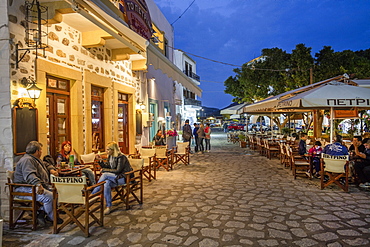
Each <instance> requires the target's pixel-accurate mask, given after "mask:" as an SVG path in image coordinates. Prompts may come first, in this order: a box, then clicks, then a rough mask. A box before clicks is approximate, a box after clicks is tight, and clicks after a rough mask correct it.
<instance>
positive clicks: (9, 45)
mask: <svg viewBox="0 0 370 247" xmlns="http://www.w3.org/2000/svg"><path fill="white" fill-rule="evenodd" d="M8 2H9V5H8ZM0 4H1V5H0V7H1V9H0V13H1V14H2V16H3V17H4V18H2V19H3V20H4V19H6V17H8V16H9V30H8V29H7V26H2V25H3V24H0V37H1V40H0V44H1V49H0V71H1V85H0V89H1V90H0V96H1V97H0V104H1V108H0V133H1V136H2V137H3V138H0V166H1V168H2V169H0V176H1V177H0V186H1V197H0V199H1V215H2V216H3V217H7V212H6V208H7V204H8V202H7V196H6V194H5V193H4V191H5V190H4V182H5V170H6V169H12V168H13V166H14V165H15V162H16V161H14V162H13V159H14V160H17V159H18V157H14V156H13V135H12V123H11V104H12V103H13V102H14V101H15V100H16V99H18V98H20V97H28V94H27V91H26V89H25V87H24V86H23V85H21V84H20V80H21V79H22V78H23V77H26V78H28V77H32V78H34V79H37V86H38V87H40V88H42V92H41V96H40V98H39V99H38V100H36V104H37V108H38V111H39V114H38V126H39V141H40V142H41V143H44V144H46V143H47V139H46V133H47V126H46V115H45V112H46V75H47V74H48V75H53V76H56V77H60V78H64V79H68V80H70V81H71V88H70V105H71V109H70V110H71V138H72V140H71V141H72V143H73V146H74V148H75V149H76V151H77V152H78V153H79V154H83V153H89V152H91V148H92V140H91V139H92V136H91V128H92V127H91V85H96V86H99V87H103V88H105V93H104V101H105V102H104V113H105V117H104V125H105V126H106V127H105V129H104V130H105V141H106V142H108V141H112V140H114V141H118V140H117V139H118V137H117V135H116V134H115V133H117V125H118V123H117V120H116V119H117V115H118V110H117V105H118V98H117V93H118V92H121V93H125V94H129V117H130V118H129V120H130V122H129V130H130V131H129V133H130V137H129V139H130V145H129V146H130V148H131V150H130V153H133V151H134V144H135V133H136V130H135V109H134V107H133V105H134V104H135V102H136V97H137V92H138V91H139V90H140V86H141V85H140V83H139V82H137V80H136V79H134V78H133V73H132V70H131V66H132V65H131V62H130V61H129V60H126V61H112V60H111V50H110V49H108V48H106V47H104V46H101V47H94V48H84V47H82V45H81V44H82V40H81V39H82V38H81V37H82V33H81V32H80V31H79V30H76V29H74V28H72V27H71V26H68V25H67V24H66V23H63V22H61V23H57V24H52V25H50V27H49V29H48V43H49V46H48V48H47V49H46V52H45V56H43V53H42V51H40V50H39V53H38V59H37V60H36V59H35V57H36V56H35V55H36V53H35V50H31V52H30V53H28V54H27V55H26V56H24V58H23V60H22V61H21V62H20V63H19V68H16V66H15V65H16V61H17V58H16V56H15V45H14V44H19V46H20V47H22V48H26V45H25V43H24V40H25V37H24V36H25V29H24V27H23V26H24V24H23V22H24V19H25V17H24V13H23V11H24V8H23V5H22V4H24V1H6V0H1V2H0ZM8 11H9V14H8V13H7V12H8ZM51 15H52V14H51V13H49V17H50V16H51ZM4 24H7V22H6V21H5V23H4ZM9 36H10V38H11V41H10V42H9V41H8V40H3V39H8V37H9ZM23 52H24V51H21V52H20V53H23ZM9 58H10V61H9Z"/></svg>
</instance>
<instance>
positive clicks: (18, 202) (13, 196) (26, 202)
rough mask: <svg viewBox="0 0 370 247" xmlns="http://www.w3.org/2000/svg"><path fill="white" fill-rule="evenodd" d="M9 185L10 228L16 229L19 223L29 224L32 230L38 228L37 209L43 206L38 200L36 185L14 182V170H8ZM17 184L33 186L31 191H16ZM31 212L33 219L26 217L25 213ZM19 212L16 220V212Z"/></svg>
mask: <svg viewBox="0 0 370 247" xmlns="http://www.w3.org/2000/svg"><path fill="white" fill-rule="evenodd" d="M6 175H7V179H8V182H7V183H6V185H7V186H8V187H9V228H10V229H14V228H15V226H16V225H18V224H29V225H31V226H32V230H33V231H35V230H36V228H37V210H38V209H39V207H40V206H41V203H40V202H37V201H36V186H35V185H31V184H16V183H14V182H13V181H14V171H6ZM17 186H23V187H30V188H32V191H31V193H26V192H15V188H16V187H17ZM20 196H21V197H25V196H26V197H27V198H29V199H20V198H18V197H20ZM26 212H27V213H30V214H29V216H31V217H32V219H31V220H27V219H25V218H24V216H25V213H26ZM15 213H18V215H17V216H16V217H15V220H14V214H15Z"/></svg>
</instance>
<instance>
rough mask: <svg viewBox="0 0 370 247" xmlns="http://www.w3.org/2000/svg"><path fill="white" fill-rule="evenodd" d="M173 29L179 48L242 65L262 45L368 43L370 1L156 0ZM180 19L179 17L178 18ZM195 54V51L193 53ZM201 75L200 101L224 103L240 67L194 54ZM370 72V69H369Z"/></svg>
mask: <svg viewBox="0 0 370 247" xmlns="http://www.w3.org/2000/svg"><path fill="white" fill-rule="evenodd" d="M154 1H155V3H156V4H157V5H158V7H159V8H160V9H161V11H162V12H163V14H164V15H165V16H166V18H167V20H168V21H169V23H173V22H175V21H176V22H175V23H174V24H173V27H174V31H175V48H176V49H181V50H183V51H185V52H188V53H192V54H195V55H197V56H202V57H205V58H208V59H212V60H216V61H220V62H224V63H229V64H234V65H239V66H241V65H242V64H244V63H246V62H248V61H250V60H252V59H254V58H256V57H258V56H260V55H261V51H262V49H264V48H273V47H278V48H281V49H283V50H285V51H287V52H289V53H291V51H292V50H293V49H294V48H295V46H296V45H297V44H299V43H303V44H305V45H306V46H307V47H312V55H313V56H314V55H315V53H316V52H318V51H319V50H321V49H322V48H323V46H331V47H332V48H333V49H334V51H343V50H353V51H357V50H364V49H368V48H370V0H195V2H194V3H193V5H192V6H191V7H190V8H189V9H188V10H187V12H186V13H185V14H184V15H183V16H182V17H181V18H180V19H178V17H179V16H180V15H181V14H182V13H183V12H184V11H185V10H186V8H188V7H189V5H190V4H191V3H192V2H193V0H154ZM177 19H178V20H177ZM190 56H191V55H190ZM191 57H192V58H193V59H194V60H195V61H196V62H197V74H198V75H199V76H200V77H201V85H200V87H201V89H202V90H203V95H202V98H201V99H200V100H201V101H202V105H203V106H206V107H216V108H220V109H221V108H224V107H226V106H228V105H229V104H230V103H232V102H231V100H232V98H233V97H232V96H231V95H228V94H225V93H224V89H225V87H224V84H223V82H224V81H225V80H226V79H227V78H228V77H229V76H234V75H235V74H234V72H233V69H234V68H236V67H232V66H228V65H223V64H220V63H214V62H211V61H209V60H205V59H201V58H198V57H194V56H191ZM369 76H370V71H369Z"/></svg>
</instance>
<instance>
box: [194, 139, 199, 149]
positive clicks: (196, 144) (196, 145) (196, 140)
mask: <svg viewBox="0 0 370 247" xmlns="http://www.w3.org/2000/svg"><path fill="white" fill-rule="evenodd" d="M194 142H195V147H194V152H198V149H199V147H198V136H194Z"/></svg>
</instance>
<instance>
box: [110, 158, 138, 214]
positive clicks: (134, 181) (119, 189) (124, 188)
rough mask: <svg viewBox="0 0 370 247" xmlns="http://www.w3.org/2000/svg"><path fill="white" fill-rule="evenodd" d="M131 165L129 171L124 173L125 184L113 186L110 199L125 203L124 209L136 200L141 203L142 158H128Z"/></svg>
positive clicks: (128, 207)
mask: <svg viewBox="0 0 370 247" xmlns="http://www.w3.org/2000/svg"><path fill="white" fill-rule="evenodd" d="M128 161H129V162H130V165H131V167H132V169H133V170H132V171H131V172H127V173H126V174H125V182H126V183H125V184H122V185H118V186H116V187H114V188H113V190H114V191H115V192H116V194H115V195H114V196H113V197H112V201H116V200H119V199H120V200H121V201H122V202H123V203H124V204H125V208H126V210H128V209H130V207H131V204H132V203H134V202H137V203H138V204H143V198H144V197H143V169H144V159H133V158H128Z"/></svg>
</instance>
